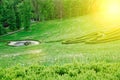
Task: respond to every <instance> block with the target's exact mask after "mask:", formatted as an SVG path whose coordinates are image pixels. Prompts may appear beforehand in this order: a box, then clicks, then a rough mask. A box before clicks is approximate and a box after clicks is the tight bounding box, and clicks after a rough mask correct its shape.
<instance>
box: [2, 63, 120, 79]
mask: <svg viewBox="0 0 120 80" xmlns="http://www.w3.org/2000/svg"><path fill="white" fill-rule="evenodd" d="M0 80H120V63H94V64H92V63H91V64H79V63H73V64H67V65H62V66H57V65H54V66H41V65H33V66H29V67H22V66H16V67H14V68H8V69H0Z"/></svg>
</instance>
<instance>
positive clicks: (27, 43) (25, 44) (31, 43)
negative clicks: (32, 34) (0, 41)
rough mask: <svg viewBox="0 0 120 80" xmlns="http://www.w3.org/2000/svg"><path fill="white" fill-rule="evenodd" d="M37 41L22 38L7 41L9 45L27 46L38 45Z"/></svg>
mask: <svg viewBox="0 0 120 80" xmlns="http://www.w3.org/2000/svg"><path fill="white" fill-rule="evenodd" d="M39 44H40V42H39V41H32V40H24V41H10V42H9V43H8V45H9V46H15V47H18V46H28V45H39Z"/></svg>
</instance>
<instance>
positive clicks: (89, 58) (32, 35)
mask: <svg viewBox="0 0 120 80" xmlns="http://www.w3.org/2000/svg"><path fill="white" fill-rule="evenodd" d="M118 24H119V22H117V21H116V22H112V21H107V20H106V21H105V19H104V20H103V21H102V20H101V16H95V15H94V16H93V15H91V16H90V15H86V16H81V17H79V18H72V19H67V20H53V21H47V22H40V23H35V24H33V25H32V27H31V30H30V31H28V32H25V31H20V32H18V33H15V34H12V35H8V36H3V37H0V39H1V40H2V41H4V40H5V41H11V40H26V39H32V40H38V41H40V42H41V44H40V45H36V46H22V47H11V46H7V42H0V67H1V68H10V67H14V66H16V65H17V64H19V65H21V66H30V65H33V64H40V65H44V66H53V65H64V64H69V63H74V62H77V63H80V64H85V65H86V64H92V63H94V64H96V63H105V64H111V65H112V64H113V65H114V64H119V62H120V54H119V53H120V49H119V47H120V45H119V44H120V41H119V40H116V41H111V42H106V43H100V44H85V43H77V44H62V40H63V41H66V40H74V39H75V38H78V37H81V36H83V35H87V34H89V33H93V32H100V31H104V32H106V33H109V32H108V31H111V29H113V28H114V27H115V26H118ZM115 28H116V27H115ZM117 28H118V27H117ZM111 32H112V31H111ZM116 33H118V32H116ZM116 33H115V32H113V34H114V35H115V34H116ZM113 34H112V33H110V34H109V35H108V37H109V36H111V35H113ZM78 41H79V39H78ZM118 70H119V69H118ZM86 74H87V73H86ZM86 74H84V75H86ZM113 77H114V76H113ZM58 78H59V77H58ZM59 79H61V78H59ZM68 79H69V78H68ZM108 79H109V78H108ZM112 79H113V78H112ZM119 79H120V78H119ZM119 79H116V80H119Z"/></svg>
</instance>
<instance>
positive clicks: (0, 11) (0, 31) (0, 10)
mask: <svg viewBox="0 0 120 80" xmlns="http://www.w3.org/2000/svg"><path fill="white" fill-rule="evenodd" d="M2 15H3V3H2V0H0V35H3V34H5V33H6V31H5V29H4V27H3V23H2V18H3V16H2Z"/></svg>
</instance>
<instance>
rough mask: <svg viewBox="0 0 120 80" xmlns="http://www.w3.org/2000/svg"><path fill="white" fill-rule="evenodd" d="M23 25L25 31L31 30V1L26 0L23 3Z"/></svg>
mask: <svg viewBox="0 0 120 80" xmlns="http://www.w3.org/2000/svg"><path fill="white" fill-rule="evenodd" d="M23 7H24V8H23V24H24V29H25V30H26V31H28V30H29V29H30V22H31V4H30V1H29V0H24V2H23Z"/></svg>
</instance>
